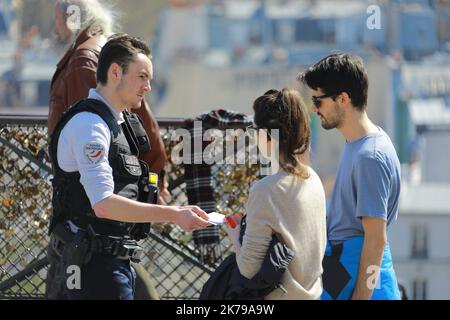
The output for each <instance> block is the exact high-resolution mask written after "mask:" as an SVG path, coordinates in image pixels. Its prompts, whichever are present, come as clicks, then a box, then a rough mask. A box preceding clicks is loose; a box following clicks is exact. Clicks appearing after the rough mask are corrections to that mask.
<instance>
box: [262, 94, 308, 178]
mask: <svg viewBox="0 0 450 320" xmlns="http://www.w3.org/2000/svg"><path fill="white" fill-rule="evenodd" d="M253 110H254V112H255V119H254V120H255V125H256V127H257V128H263V129H268V130H270V129H279V139H280V140H279V150H280V156H282V157H283V161H280V166H281V168H283V169H284V170H285V171H286V172H288V173H291V174H293V175H295V176H298V177H301V178H303V179H307V178H308V177H309V173H308V170H307V168H306V166H305V164H303V163H302V162H301V161H300V156H301V155H304V158H306V159H308V153H309V150H310V143H311V131H310V117H309V113H308V111H307V109H306V106H305V104H304V103H303V101H302V98H301V97H300V93H299V92H298V91H296V90H293V89H288V88H283V89H282V90H281V91H278V90H275V89H271V90H269V91H267V92H266V93H264V95H262V96H260V97H258V98H257V99H256V100H255V102H254V103H253Z"/></svg>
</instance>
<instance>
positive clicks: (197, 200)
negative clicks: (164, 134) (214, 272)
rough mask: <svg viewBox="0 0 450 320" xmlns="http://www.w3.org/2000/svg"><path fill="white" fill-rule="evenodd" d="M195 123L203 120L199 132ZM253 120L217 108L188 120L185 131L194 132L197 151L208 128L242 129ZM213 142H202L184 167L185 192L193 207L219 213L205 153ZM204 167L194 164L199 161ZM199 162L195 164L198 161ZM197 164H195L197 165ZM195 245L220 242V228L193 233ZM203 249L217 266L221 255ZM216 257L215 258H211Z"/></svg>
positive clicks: (192, 142)
mask: <svg viewBox="0 0 450 320" xmlns="http://www.w3.org/2000/svg"><path fill="white" fill-rule="evenodd" d="M194 121H201V122H202V127H201V129H200V130H198V129H197V128H195V129H194ZM252 123H253V121H252V120H251V119H250V118H249V117H248V116H246V115H245V114H242V113H237V112H233V111H228V110H224V109H217V110H213V111H210V112H208V113H204V114H201V115H199V116H198V117H196V118H194V119H190V120H187V121H186V128H187V129H188V130H189V131H190V133H191V138H192V141H191V150H194V148H193V146H194V139H200V140H199V141H203V130H207V129H220V130H225V129H230V128H243V127H247V126H249V125H251V124H252ZM210 143H211V141H203V143H202V148H201V149H202V150H201V152H197V153H195V152H192V153H191V164H184V175H185V179H186V192H187V197H188V202H189V204H191V205H197V206H199V207H200V208H202V209H203V210H204V211H206V212H212V211H215V210H216V205H217V203H216V200H215V198H214V191H213V179H212V174H211V165H209V164H206V163H204V161H203V150H204V149H205V148H206V147H207V146H208V145H209V144H210ZM199 159H202V160H201V164H195V162H200V161H199ZM195 160H196V161H195ZM194 161H195V162H194ZM193 236H194V242H195V244H197V245H200V247H202V246H203V245H209V244H212V245H214V247H215V248H217V247H218V246H215V244H219V243H220V237H219V227H218V226H211V227H208V228H206V229H203V230H199V231H194V233H193ZM203 249H204V250H202V257H203V259H204V261H205V260H207V261H205V262H212V263H214V262H215V261H216V260H217V258H218V257H219V256H220V253H217V252H215V253H214V252H213V251H214V250H213V249H212V248H207V247H204V248H203ZM211 255H215V257H211Z"/></svg>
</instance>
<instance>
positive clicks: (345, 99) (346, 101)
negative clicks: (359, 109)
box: [336, 91, 352, 106]
mask: <svg viewBox="0 0 450 320" xmlns="http://www.w3.org/2000/svg"><path fill="white" fill-rule="evenodd" d="M336 99H337V100H338V102H339V103H340V104H341V105H344V106H351V105H352V99H351V98H350V96H349V95H348V93H347V92H345V91H343V92H341V94H340V95H339V96H337V98H336Z"/></svg>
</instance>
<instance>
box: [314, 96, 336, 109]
mask: <svg viewBox="0 0 450 320" xmlns="http://www.w3.org/2000/svg"><path fill="white" fill-rule="evenodd" d="M336 97H337V95H335V94H324V95H321V96H318V97H317V96H312V97H311V100H312V103H313V104H314V106H315V107H316V108H317V109H318V108H320V105H321V104H322V100H323V99H325V98H333V99H335V98H336Z"/></svg>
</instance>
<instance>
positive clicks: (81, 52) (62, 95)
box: [48, 32, 167, 173]
mask: <svg viewBox="0 0 450 320" xmlns="http://www.w3.org/2000/svg"><path fill="white" fill-rule="evenodd" d="M106 41H107V38H106V37H105V36H104V35H101V34H99V35H95V36H92V37H90V36H88V35H87V34H86V32H82V33H81V34H80V35H79V36H78V38H77V39H76V41H75V43H74V45H73V46H72V47H71V48H70V49H69V50H68V51H67V52H66V54H65V55H64V57H63V58H62V59H61V61H59V63H58V65H57V68H56V72H55V74H54V75H53V78H52V83H51V87H50V103H49V113H48V135H49V136H51V134H52V133H53V130H54V129H55V126H56V123H57V122H58V120H59V119H60V117H61V114H62V113H63V112H64V111H65V110H66V109H67V108H68V107H69V106H71V105H72V104H73V103H75V102H77V101H78V100H81V99H83V98H86V97H87V96H88V94H89V89H90V88H95V87H97V83H96V78H95V73H96V70H97V64H98V57H99V55H100V51H101V48H102V46H103V45H104V44H105V43H106ZM132 111H133V112H136V113H137V114H138V115H139V116H140V117H141V118H142V120H143V122H144V128H145V131H146V132H147V135H148V137H149V139H150V146H151V150H150V151H149V152H147V153H145V154H142V155H141V157H140V158H141V159H142V160H144V161H145V162H147V163H148V165H149V167H150V170H151V171H153V172H156V173H160V172H161V170H163V169H164V167H165V165H166V163H167V156H166V152H165V148H164V143H163V141H162V139H161V136H160V133H159V125H158V123H157V122H156V119H155V117H154V115H153V114H152V112H151V111H150V108H149V106H148V104H147V103H146V102H145V100H144V101H143V102H142V106H141V108H139V109H136V110H132Z"/></svg>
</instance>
